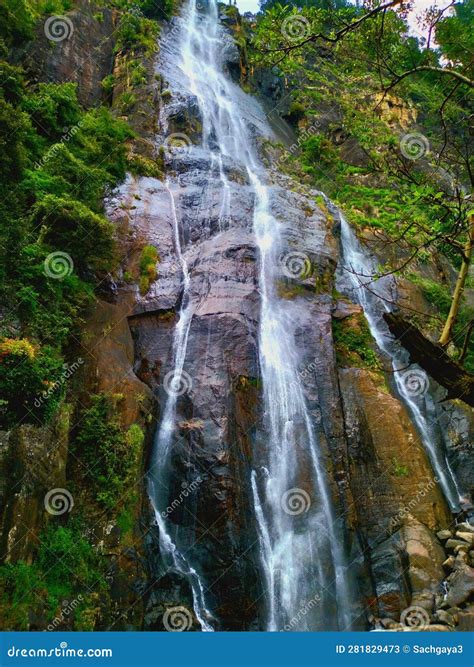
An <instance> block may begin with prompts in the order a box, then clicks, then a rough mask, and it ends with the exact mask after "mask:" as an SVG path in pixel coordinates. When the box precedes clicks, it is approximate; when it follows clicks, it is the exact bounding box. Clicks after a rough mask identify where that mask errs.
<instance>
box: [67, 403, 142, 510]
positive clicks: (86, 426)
mask: <svg viewBox="0 0 474 667" xmlns="http://www.w3.org/2000/svg"><path fill="white" fill-rule="evenodd" d="M120 399H121V397H113V396H110V395H107V394H97V395H95V396H93V397H92V401H91V405H90V407H89V408H87V409H86V410H85V411H84V412H83V414H82V419H81V422H80V428H79V432H78V434H77V436H76V439H75V447H76V449H77V455H78V456H79V457H80V458H81V459H82V460H83V461H84V463H85V464H86V466H87V470H88V472H87V476H88V477H89V479H90V480H91V481H92V483H93V486H94V489H95V497H96V500H97V502H99V503H100V504H101V505H103V506H104V507H105V508H106V509H108V510H112V509H114V508H116V507H117V506H118V505H120V502H121V500H122V499H123V498H122V496H123V495H124V494H125V493H126V492H127V491H128V492H130V491H131V486H132V485H133V482H134V478H135V476H136V473H137V468H138V465H139V462H140V458H141V449H142V445H143V440H144V434H143V431H142V430H141V428H140V426H138V424H132V425H131V426H130V428H129V429H128V431H125V429H123V428H122V426H121V425H120V422H119V419H118V417H117V415H116V410H115V404H116V402H117V400H120Z"/></svg>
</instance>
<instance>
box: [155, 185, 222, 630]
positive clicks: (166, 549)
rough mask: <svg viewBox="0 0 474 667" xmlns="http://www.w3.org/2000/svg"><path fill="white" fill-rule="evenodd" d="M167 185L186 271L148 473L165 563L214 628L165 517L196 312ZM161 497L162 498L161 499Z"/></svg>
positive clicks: (205, 627) (178, 249)
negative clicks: (186, 586) (185, 585)
mask: <svg viewBox="0 0 474 667" xmlns="http://www.w3.org/2000/svg"><path fill="white" fill-rule="evenodd" d="M166 188H167V190H168V194H169V197H170V204H171V213H172V219H173V232H174V240H175V252H176V256H177V258H178V261H179V264H180V266H181V269H182V275H183V296H182V305H181V310H180V314H179V320H178V324H177V325H176V329H175V333H174V341H173V367H172V370H171V371H170V374H169V376H168V382H167V387H168V395H167V400H166V402H165V407H164V411H163V416H162V418H161V422H160V427H159V429H158V432H157V435H156V441H155V452H154V460H155V462H156V464H155V465H154V466H153V467H152V469H151V471H150V474H149V477H150V497H151V500H152V504H153V508H154V512H155V519H156V522H157V525H158V529H159V534H160V553H161V555H162V557H163V560H164V561H165V565H166V566H167V567H168V568H170V569H174V570H176V571H177V572H179V573H181V574H183V575H184V576H186V578H187V579H188V580H189V582H190V585H191V588H192V591H193V602H194V612H195V614H196V618H197V619H198V621H199V623H200V624H201V627H202V629H203V630H205V631H212V630H213V628H212V626H211V625H210V623H209V621H210V619H212V614H211V612H210V611H209V610H208V609H207V607H206V602H205V597H204V587H203V584H202V582H201V579H200V577H199V574H198V573H197V572H196V570H195V569H194V568H193V567H191V566H190V565H189V563H188V562H187V559H186V554H185V553H182V552H180V550H179V549H178V548H177V546H176V543H175V540H174V539H173V537H172V530H171V528H170V527H169V526H168V522H167V521H166V516H167V512H166V499H167V497H168V494H167V493H163V491H166V490H167V487H168V480H167V477H168V460H169V450H170V445H171V441H172V437H173V433H174V429H175V422H176V402H177V397H178V395H179V384H180V382H181V381H182V374H183V369H184V361H185V358H186V348H187V342H188V336H189V329H190V327H191V320H192V316H193V308H192V305H191V303H190V302H189V300H188V290H189V285H190V278H189V271H188V265H187V263H186V260H185V259H184V256H183V254H182V252H181V241H180V231H179V224H178V216H177V212H176V205H175V200H174V194H173V192H172V190H171V188H170V185H169V182H168V181H167V183H166ZM162 499H163V502H160V500H162Z"/></svg>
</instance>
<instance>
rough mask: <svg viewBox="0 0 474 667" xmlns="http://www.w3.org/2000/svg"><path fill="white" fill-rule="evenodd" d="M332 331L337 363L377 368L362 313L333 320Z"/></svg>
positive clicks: (376, 359)
mask: <svg viewBox="0 0 474 667" xmlns="http://www.w3.org/2000/svg"><path fill="white" fill-rule="evenodd" d="M332 333H333V338H334V345H335V349H336V357H337V360H338V363H339V364H341V365H346V366H347V365H349V366H363V367H365V368H372V369H375V370H377V369H378V368H379V364H378V358H377V354H376V353H375V351H374V350H373V348H372V346H373V341H372V336H371V334H370V330H369V326H368V324H367V321H366V319H365V317H364V315H362V314H358V315H352V316H350V317H345V318H344V319H343V320H333V323H332Z"/></svg>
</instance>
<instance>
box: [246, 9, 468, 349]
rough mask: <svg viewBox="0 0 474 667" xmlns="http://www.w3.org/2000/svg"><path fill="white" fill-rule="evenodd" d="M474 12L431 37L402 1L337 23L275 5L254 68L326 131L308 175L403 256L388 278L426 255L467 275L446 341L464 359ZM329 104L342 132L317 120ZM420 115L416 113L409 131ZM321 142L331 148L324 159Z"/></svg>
mask: <svg viewBox="0 0 474 667" xmlns="http://www.w3.org/2000/svg"><path fill="white" fill-rule="evenodd" d="M473 5H474V3H473V0H466V1H465V2H452V3H451V5H450V6H449V7H448V8H444V9H441V10H440V9H438V8H436V7H435V6H433V7H430V8H428V9H427V10H426V11H425V12H424V14H423V30H424V34H425V36H424V37H415V36H413V35H411V34H410V32H409V29H408V24H407V9H408V3H406V2H404V1H403V0H393V1H385V2H383V1H382V2H379V1H375V2H374V1H373V0H371V1H370V2H363V3H360V6H359V7H351V8H348V7H345V8H342V9H340V10H338V11H332V12H331V11H325V10H324V9H321V8H314V7H311V8H302V9H301V10H299V9H298V10H296V9H294V8H292V7H283V6H281V5H277V6H274V7H273V8H272V9H271V10H269V11H267V12H266V13H265V14H264V15H263V16H262V17H261V18H260V20H259V22H258V24H257V29H256V34H255V39H254V47H255V51H254V58H255V61H256V62H259V63H266V64H271V65H272V66H273V67H274V68H276V70H277V71H280V72H281V73H282V74H283V75H284V76H285V80H286V81H287V82H288V88H289V90H290V91H291V94H292V96H293V97H294V99H295V102H294V105H295V106H297V107H298V108H299V109H302V110H303V113H302V117H301V116H300V117H299V118H298V119H297V120H298V122H299V123H300V126H302V127H308V126H309V127H314V126H318V125H319V126H320V127H321V128H322V131H320V132H319V133H318V134H314V135H313V136H311V137H309V138H306V139H304V140H301V142H300V148H301V155H300V157H299V158H298V159H299V162H300V164H301V165H302V167H303V171H305V172H306V173H307V174H309V175H311V176H312V177H313V178H315V179H316V181H317V184H318V186H320V187H321V188H322V189H324V190H325V191H326V193H327V194H329V195H330V196H331V197H332V198H333V199H335V200H336V201H337V202H339V203H340V204H341V205H342V206H343V207H344V208H345V209H346V210H347V211H348V213H349V216H350V218H351V220H352V222H355V223H356V224H357V223H359V224H361V225H362V226H372V227H374V231H375V236H376V241H377V242H378V243H383V244H385V245H386V246H387V249H388V250H389V251H391V250H393V251H395V250H397V252H391V254H392V257H393V255H395V256H398V261H396V260H395V261H394V260H393V259H392V261H390V262H388V263H387V264H386V265H385V266H383V267H380V271H379V273H378V275H383V274H384V273H397V274H399V273H403V274H404V275H405V276H407V275H408V274H409V272H410V271H411V270H412V267H413V266H414V263H415V262H420V261H424V260H425V259H426V256H427V253H442V254H443V255H446V256H447V257H448V258H449V260H450V261H451V263H452V264H453V265H454V267H455V268H456V269H457V270H458V278H457V280H456V284H455V286H454V287H453V292H452V296H453V299H452V304H451V307H450V308H449V312H448V313H447V317H446V321H445V325H444V327H443V330H442V333H441V338H440V340H441V342H442V344H443V345H445V346H446V345H447V343H449V342H450V341H452V340H453V339H455V342H456V344H457V347H458V348H459V347H460V343H461V341H463V343H464V344H463V351H462V352H460V353H459V354H460V356H462V357H463V359H464V358H466V359H467V358H468V356H469V355H468V354H465V344H466V343H467V344H468V340H467V341H466V340H465V339H464V335H465V332H463V331H462V329H463V327H461V326H459V324H458V322H459V312H460V308H461V305H462V295H463V290H464V286H465V282H466V279H467V276H468V272H469V266H470V264H471V260H472V245H473V239H472V222H471V223H470V222H469V219H470V220H471V221H472V217H471V218H469V216H468V213H469V211H470V209H471V207H472V205H471V202H470V197H469V194H468V193H469V188H472V185H473V177H472V166H471V165H472V136H471V134H470V128H469V120H470V117H471V113H472V110H471V107H470V105H469V101H470V99H472V88H473V85H474V82H473V63H472V44H473V37H472V30H471V26H472V16H473ZM293 17H295V18H293ZM290 20H294V21H295V22H296V21H298V27H299V28H300V32H299V33H297V34H296V36H295V31H294V32H293V33H289V32H288V30H282V25H284V23H285V22H288V21H290ZM321 100H324V103H325V104H326V105H327V104H330V105H331V108H332V111H331V112H329V113H328V112H326V115H329V116H331V115H332V116H333V117H334V118H339V119H340V120H339V121H337V122H338V123H339V124H340V125H339V127H336V126H334V127H333V128H331V127H330V126H329V125H327V123H326V125H325V121H324V118H322V117H321V114H319V115H318V111H317V109H318V104H319V103H320V101H321ZM397 105H398V106H399V110H400V108H401V106H404V107H405V112H406V116H407V118H405V119H404V120H400V121H399V120H397V119H396V118H395V120H394V119H393V118H390V115H392V116H394V115H395V116H396V111H397ZM391 109H393V111H391ZM410 109H416V114H415V113H413V114H412V116H413V117H412V118H411V119H410V113H411V111H410ZM289 118H290V120H291V117H290V116H289ZM369 118H370V121H369V120H368V119H369ZM334 122H336V121H334ZM410 126H411V127H410ZM313 132H314V131H313ZM335 136H337V137H339V139H341V138H342V139H341V141H340V143H341V144H342V145H341V146H339V145H338V144H336V145H335V142H334V137H335ZM346 139H347V141H346ZM315 142H316V143H317V145H318V146H325V147H326V148H325V149H324V150H323V151H319V153H320V154H319V155H318V154H316V153H315V152H314V150H312V146H313V144H315ZM328 143H329V144H330V148H329V149H328V148H327V147H328ZM347 146H349V148H347ZM313 148H314V146H313ZM373 211H375V213H374V212H373ZM385 254H386V253H385ZM375 277H376V276H374V278H375ZM462 319H463V322H464V320H465V319H466V318H465V317H464V315H463V318H462ZM471 319H472V317H471ZM463 326H464V325H463ZM471 330H472V327H469V326H467V331H468V333H469V332H470V331H471ZM461 336H462V339H461ZM473 355H474V352H472V351H471V358H474V356H473Z"/></svg>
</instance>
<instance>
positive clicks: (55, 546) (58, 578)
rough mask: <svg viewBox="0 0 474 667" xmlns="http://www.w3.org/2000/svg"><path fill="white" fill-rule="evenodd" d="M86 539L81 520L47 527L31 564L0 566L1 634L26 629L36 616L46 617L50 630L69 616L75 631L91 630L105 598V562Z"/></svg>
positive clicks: (19, 563)
mask: <svg viewBox="0 0 474 667" xmlns="http://www.w3.org/2000/svg"><path fill="white" fill-rule="evenodd" d="M84 534H85V526H84V525H82V524H81V523H80V522H79V521H75V522H69V525H68V526H67V527H64V526H60V525H57V524H50V525H49V526H48V527H47V528H46V529H45V530H44V531H43V533H42V534H41V535H40V539H39V547H38V552H37V554H36V558H35V561H34V563H33V564H28V563H25V562H23V561H17V562H16V563H8V564H6V565H2V566H1V567H0V616H1V617H2V628H3V629H14V630H27V629H30V628H31V619H34V617H35V615H37V616H38V618H43V617H45V618H46V620H47V622H48V623H49V624H51V629H56V628H57V627H61V625H62V626H63V627H64V626H65V625H66V624H67V621H68V620H69V621H70V619H69V618H68V616H69V615H71V618H72V619H73V623H72V627H73V628H74V629H75V630H93V629H94V627H95V624H96V621H97V618H98V615H99V612H100V602H102V603H103V596H104V595H106V594H107V581H106V574H107V561H106V560H105V558H104V557H102V556H101V555H100V554H98V553H97V551H96V550H95V549H94V548H93V546H92V545H91V544H90V542H89V541H88V540H87V538H86V537H85V536H84ZM71 603H73V605H72V607H71ZM65 606H66V611H65ZM33 623H34V621H33Z"/></svg>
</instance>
